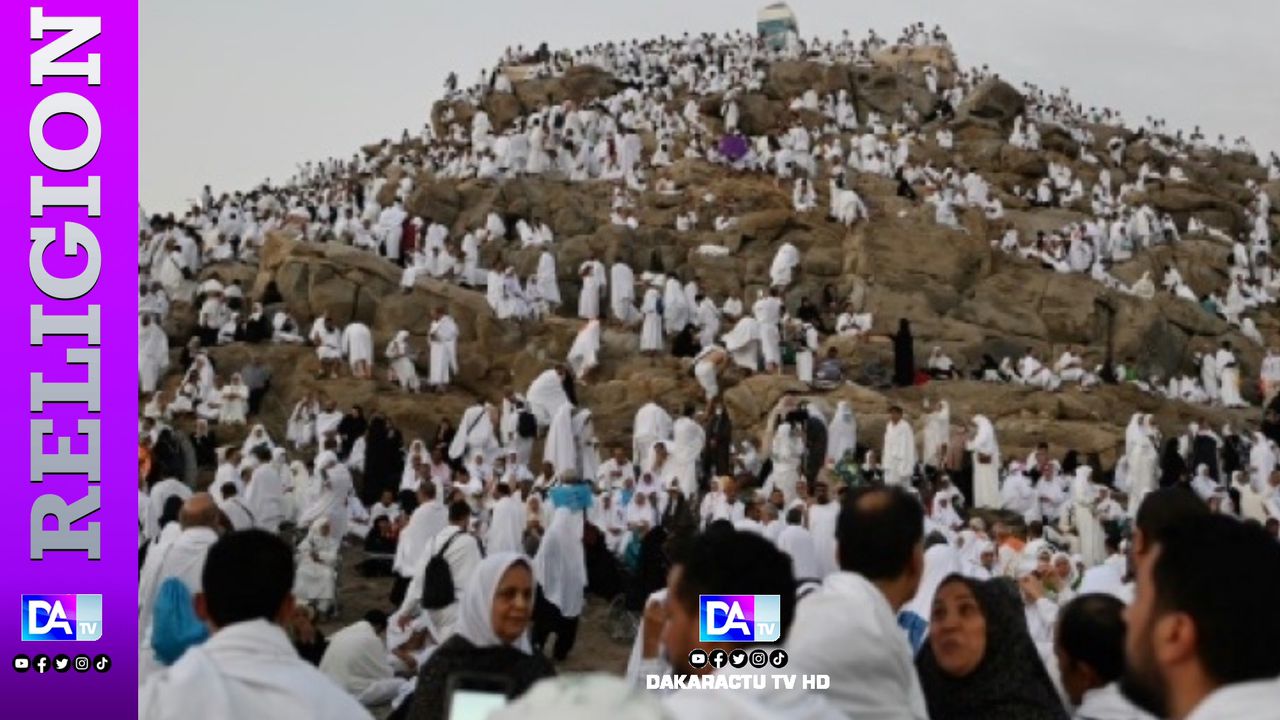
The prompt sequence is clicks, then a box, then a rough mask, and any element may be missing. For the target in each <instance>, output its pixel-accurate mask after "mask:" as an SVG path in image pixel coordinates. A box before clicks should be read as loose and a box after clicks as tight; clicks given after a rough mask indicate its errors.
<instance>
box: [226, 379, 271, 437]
mask: <svg viewBox="0 0 1280 720" xmlns="http://www.w3.org/2000/svg"><path fill="white" fill-rule="evenodd" d="M220 392H221V394H222V399H221V401H220V402H219V404H218V423H219V424H221V425H243V424H244V421H245V415H246V413H247V412H248V410H249V388H248V386H246V385H245V384H244V381H243V380H241V379H240V373H232V374H231V381H230V382H228V383H227V384H225V385H223V386H222V388H221V391H220ZM258 427H261V425H259V426H258Z"/></svg>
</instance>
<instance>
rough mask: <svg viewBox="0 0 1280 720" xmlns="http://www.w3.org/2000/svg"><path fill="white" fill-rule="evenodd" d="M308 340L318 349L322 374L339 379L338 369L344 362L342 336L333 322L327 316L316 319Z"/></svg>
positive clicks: (317, 355) (317, 353) (317, 354)
mask: <svg viewBox="0 0 1280 720" xmlns="http://www.w3.org/2000/svg"><path fill="white" fill-rule="evenodd" d="M307 339H308V340H310V341H311V344H312V345H314V346H315V348H316V357H318V358H319V359H320V369H321V373H322V374H327V375H328V376H329V377H331V378H336V377H338V367H339V366H340V364H341V360H342V334H341V333H340V332H338V329H337V328H336V327H334V325H333V321H331V320H330V319H329V318H328V316H326V315H321V316H320V317H318V318H316V321H315V322H314V323H312V325H311V332H310V333H308V335H307Z"/></svg>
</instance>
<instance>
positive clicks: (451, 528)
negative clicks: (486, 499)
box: [391, 501, 483, 647]
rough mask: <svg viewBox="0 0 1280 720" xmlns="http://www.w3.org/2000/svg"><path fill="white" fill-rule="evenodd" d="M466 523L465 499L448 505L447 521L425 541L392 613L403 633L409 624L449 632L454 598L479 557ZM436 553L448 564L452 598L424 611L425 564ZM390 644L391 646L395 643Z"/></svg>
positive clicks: (440, 633) (443, 635)
mask: <svg viewBox="0 0 1280 720" xmlns="http://www.w3.org/2000/svg"><path fill="white" fill-rule="evenodd" d="M470 524H471V509H470V508H469V507H468V506H467V504H466V503H465V502H461V501H459V502H454V503H453V504H452V505H450V506H449V524H448V525H446V526H445V527H444V529H442V530H441V531H440V532H438V533H436V536H435V537H434V538H432V539H431V540H430V541H428V542H427V546H426V547H425V548H424V549H423V551H422V555H421V557H420V558H419V563H418V567H417V568H416V569H415V570H414V573H413V580H412V581H411V582H410V583H409V588H408V590H407V591H406V592H405V596H404V601H403V602H402V603H401V604H400V609H399V610H398V611H397V612H396V621H395V622H396V625H397V628H398V629H399V630H400V631H402V632H403V631H404V630H406V629H407V628H408V627H410V626H411V625H412V626H413V628H414V629H415V630H422V629H426V630H428V631H429V632H430V633H431V636H432V637H434V638H447V637H448V636H449V635H451V634H452V633H453V629H454V626H455V624H456V623H457V619H458V602H457V598H458V597H459V596H460V595H461V589H462V588H465V587H466V586H467V583H468V582H470V580H471V574H472V573H473V572H475V568H476V566H477V565H479V564H480V560H481V558H482V557H483V556H482V554H481V551H480V544H479V541H477V540H476V538H475V537H474V536H472V535H471V534H470V533H468V532H467V527H468V526H469V525H470ZM455 535H456V536H457V537H456V538H455V537H454V536H455ZM437 554H442V557H443V558H444V560H445V562H447V563H449V572H450V574H451V575H452V576H453V588H454V592H455V597H454V601H453V602H452V603H450V604H449V605H446V606H444V607H441V608H437V609H433V610H432V609H427V610H424V609H423V607H422V590H423V583H424V581H425V578H426V572H427V564H428V563H429V562H431V558H432V557H434V556H435V555H437ZM391 644H392V646H393V647H394V646H395V643H391Z"/></svg>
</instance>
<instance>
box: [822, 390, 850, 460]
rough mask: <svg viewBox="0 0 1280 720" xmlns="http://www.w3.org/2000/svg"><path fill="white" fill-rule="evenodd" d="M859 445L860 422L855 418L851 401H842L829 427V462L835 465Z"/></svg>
mask: <svg viewBox="0 0 1280 720" xmlns="http://www.w3.org/2000/svg"><path fill="white" fill-rule="evenodd" d="M857 445H858V420H857V418H856V417H854V414H853V407H851V406H850V405H849V401H848V400H841V401H840V402H839V404H837V405H836V414H835V415H834V416H832V418H831V424H830V425H829V426H828V427H827V462H828V463H831V464H833V465H834V464H835V463H837V462H839V461H840V459H841V458H843V457H844V454H845V452H847V451H849V450H853V449H855V448H856V447H857Z"/></svg>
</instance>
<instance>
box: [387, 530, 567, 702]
mask: <svg viewBox="0 0 1280 720" xmlns="http://www.w3.org/2000/svg"><path fill="white" fill-rule="evenodd" d="M535 587H537V583H536V582H535V573H534V569H533V565H532V564H531V563H530V562H529V559H528V558H527V557H525V556H524V555H523V554H519V553H510V552H507V553H494V554H491V555H489V556H488V557H486V558H485V559H484V560H482V561H481V562H480V564H479V565H477V566H476V569H475V572H474V573H472V575H471V580H470V582H468V583H467V586H466V587H465V588H463V590H462V596H461V598H460V600H459V603H458V607H459V609H458V624H457V626H456V629H455V631H454V634H453V635H451V636H450V637H449V638H448V639H446V640H445V641H444V642H443V643H442V644H441V645H440V646H439V647H438V648H436V649H435V650H434V651H433V652H432V653H431V657H430V658H429V659H428V660H427V661H426V662H425V663H423V665H422V670H421V672H419V674H418V680H417V687H416V688H415V690H414V694H413V698H412V700H410V701H409V702H410V704H409V707H408V709H407V712H406V713H405V717H406V718H407V720H444V718H445V717H446V714H445V713H446V712H447V711H448V707H447V702H448V699H449V698H448V682H449V677H450V676H451V675H454V674H457V673H483V674H491V675H500V676H502V677H504V678H508V679H509V680H510V681H511V686H510V688H509V692H510V696H511V697H512V698H515V697H519V696H520V695H522V694H524V692H525V691H526V690H528V689H529V687H530V686H532V685H533V684H534V683H536V682H537V681H538V680H541V679H542V678H546V677H551V676H553V675H555V673H556V671H555V668H554V667H553V666H552V665H551V663H550V662H549V661H548V660H547V659H546V658H545V657H543V656H542V655H540V654H538V653H534V652H533V648H532V646H531V645H530V643H529V633H528V629H529V622H530V618H531V615H532V613H533V609H534V588H535Z"/></svg>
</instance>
